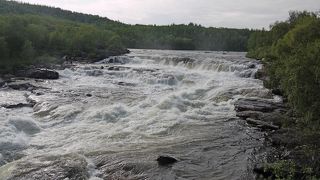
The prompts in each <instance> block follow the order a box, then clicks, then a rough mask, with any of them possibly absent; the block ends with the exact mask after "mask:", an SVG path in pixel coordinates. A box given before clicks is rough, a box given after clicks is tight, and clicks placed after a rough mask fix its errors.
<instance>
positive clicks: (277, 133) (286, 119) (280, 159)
mask: <svg viewBox="0 0 320 180" xmlns="http://www.w3.org/2000/svg"><path fill="white" fill-rule="evenodd" d="M255 77H256V78H257V79H260V80H262V81H264V82H266V81H268V80H269V78H268V76H267V73H266V71H265V69H260V70H259V71H258V72H257V73H256V76H255ZM271 92H272V93H273V95H274V96H276V97H278V98H279V99H285V98H283V97H281V96H279V95H282V93H280V92H279V90H271ZM235 110H236V112H237V116H238V117H239V118H241V119H242V120H245V121H246V122H247V124H248V125H250V126H253V127H255V128H259V129H260V130H261V131H263V132H265V142H264V147H263V148H261V149H259V150H258V151H257V152H256V158H257V159H256V162H255V164H256V165H255V168H254V172H255V173H256V174H257V176H256V178H257V179H277V178H280V179H310V178H317V177H319V172H320V168H319V166H317V164H320V158H319V156H318V155H319V154H320V151H319V150H318V149H317V148H316V147H319V144H320V143H319V141H318V140H317V138H315V137H316V136H315V135H314V134H312V135H311V134H310V135H306V132H302V131H301V129H300V128H298V127H297V126H295V119H296V115H295V114H294V111H293V110H292V109H290V107H289V106H288V105H287V104H286V103H285V101H283V100H280V101H276V102H275V101H274V100H270V99H261V98H242V99H239V100H238V101H237V102H236V103H235ZM312 144H313V145H314V146H312Z"/></svg>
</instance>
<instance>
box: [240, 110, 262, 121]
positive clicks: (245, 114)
mask: <svg viewBox="0 0 320 180" xmlns="http://www.w3.org/2000/svg"><path fill="white" fill-rule="evenodd" d="M236 116H237V117H240V118H241V119H247V118H252V119H261V117H262V116H263V113H262V112H259V111H240V112H237V113H236Z"/></svg>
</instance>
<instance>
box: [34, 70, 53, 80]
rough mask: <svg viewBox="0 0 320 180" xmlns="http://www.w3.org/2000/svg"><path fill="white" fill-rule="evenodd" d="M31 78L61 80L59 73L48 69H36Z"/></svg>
mask: <svg viewBox="0 0 320 180" xmlns="http://www.w3.org/2000/svg"><path fill="white" fill-rule="evenodd" d="M29 73H30V74H29V76H28V77H30V78H35V79H59V73H58V72H56V71H53V70H48V69H35V70H32V71H30V72H29Z"/></svg>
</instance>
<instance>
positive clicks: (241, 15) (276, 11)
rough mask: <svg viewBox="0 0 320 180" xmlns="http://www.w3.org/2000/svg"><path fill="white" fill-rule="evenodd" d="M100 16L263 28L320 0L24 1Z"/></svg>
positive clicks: (313, 8)
mask: <svg viewBox="0 0 320 180" xmlns="http://www.w3.org/2000/svg"><path fill="white" fill-rule="evenodd" d="M22 1H23V2H29V3H32V4H42V5H49V6H54V7H60V8H62V9H67V10H72V11H77V12H83V13H89V14H96V15H100V16H104V17H108V18H110V19H113V20H119V21H121V22H124V23H129V24H158V25H164V24H172V23H175V24H181V23H189V22H194V23H197V24H202V25H204V26H213V27H233V28H262V27H266V28H267V27H269V25H270V24H271V23H273V22H275V21H276V20H285V19H286V18H287V17H288V12H289V11H290V10H309V11H318V10H319V9H320V0H22Z"/></svg>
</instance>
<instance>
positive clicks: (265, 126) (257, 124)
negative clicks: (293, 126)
mask: <svg viewBox="0 0 320 180" xmlns="http://www.w3.org/2000/svg"><path fill="white" fill-rule="evenodd" d="M246 121H247V123H248V124H250V125H253V126H255V127H258V128H260V129H262V130H278V129H279V126H276V125H273V124H269V123H266V122H264V121H260V120H255V119H251V118H247V119H246Z"/></svg>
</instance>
